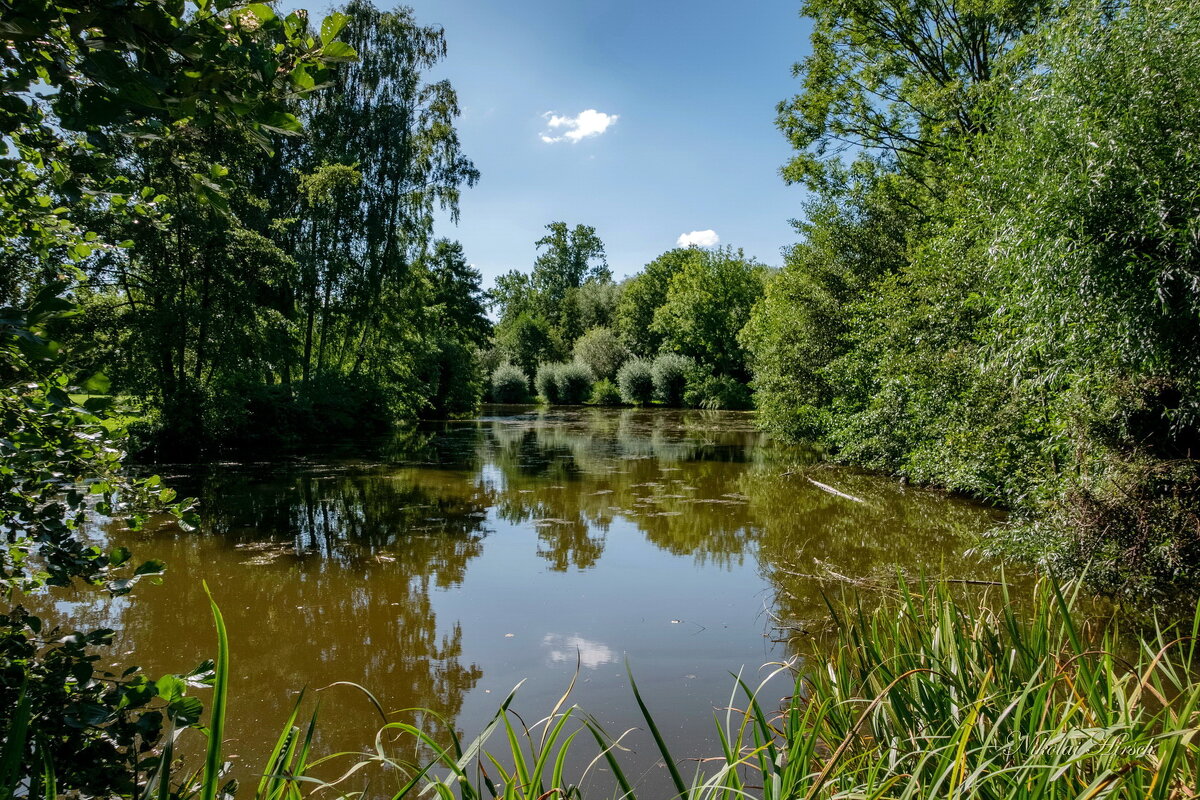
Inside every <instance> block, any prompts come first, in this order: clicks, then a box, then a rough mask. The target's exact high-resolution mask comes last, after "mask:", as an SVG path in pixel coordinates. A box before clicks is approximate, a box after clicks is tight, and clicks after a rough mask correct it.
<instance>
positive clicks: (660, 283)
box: [616, 247, 702, 358]
mask: <svg viewBox="0 0 1200 800" xmlns="http://www.w3.org/2000/svg"><path fill="white" fill-rule="evenodd" d="M701 253H702V251H701V250H700V249H699V248H694V247H689V248H682V247H681V248H676V249H674V250H668V251H667V252H665V253H663V254H662V255H661V256H659V257H658V258H656V259H654V260H653V261H651V262H650V263H649V264H647V265H646V266H645V267H644V268H643V269H642V271H641V272H639V273H638V274H637V275H634V276H633V277H631V278H629V279H628V280H626V281H625V282H624V284H623V289H622V291H621V298H620V300H619V301H618V303H617V309H616V327H617V331H618V332H619V333H620V335H621V341H623V342H624V343H625V346H626V347H628V348H629V350H630V352H632V353H633V354H634V355H636V356H639V357H641V358H653V357H654V355H655V354H656V353H658V351H659V350H660V349H661V348H662V344H663V335H662V334H661V333H659V332H657V331H655V330H654V328H653V324H654V312H655V311H657V310H658V309H659V308H660V307H661V306H662V305H664V304H665V303H666V302H667V290H668V289H669V288H670V286H671V279H672V278H674V277H675V274H676V273H678V272H679V271H680V270H681V269H682V268H683V266H684V264H687V263H689V262H691V261H695V260H697V259H699V258H700V257H701Z"/></svg>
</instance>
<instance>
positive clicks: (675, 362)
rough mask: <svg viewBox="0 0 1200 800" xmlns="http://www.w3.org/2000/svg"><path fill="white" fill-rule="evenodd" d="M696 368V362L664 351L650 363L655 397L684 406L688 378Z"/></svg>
mask: <svg viewBox="0 0 1200 800" xmlns="http://www.w3.org/2000/svg"><path fill="white" fill-rule="evenodd" d="M695 370H696V362H694V361H692V360H691V359H690V358H687V357H686V356H681V355H678V354H676V353H663V354H662V355H660V356H659V357H658V358H656V359H654V361H653V362H651V364H650V379H651V380H652V381H653V382H654V399H655V400H657V401H658V402H660V403H662V404H663V405H666V406H675V407H678V406H682V405H683V394H684V391H685V390H686V389H687V384H688V379H689V378H690V377H691V375H692V373H693V372H694V371H695Z"/></svg>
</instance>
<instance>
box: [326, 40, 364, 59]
mask: <svg viewBox="0 0 1200 800" xmlns="http://www.w3.org/2000/svg"><path fill="white" fill-rule="evenodd" d="M321 55H323V56H324V57H325V59H326V60H328V61H354V60H355V59H357V58H358V53H357V52H355V50H354V48H353V47H351V46H350V45H348V44H346V43H345V42H326V43H325V44H324V45H323V46H322V47H321Z"/></svg>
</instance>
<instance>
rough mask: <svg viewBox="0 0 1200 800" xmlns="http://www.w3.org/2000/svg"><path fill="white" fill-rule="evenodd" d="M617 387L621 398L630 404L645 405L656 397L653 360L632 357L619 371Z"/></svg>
mask: <svg viewBox="0 0 1200 800" xmlns="http://www.w3.org/2000/svg"><path fill="white" fill-rule="evenodd" d="M617 387H618V389H619V390H620V392H621V400H622V401H623V402H626V403H628V404H630V405H637V406H640V405H645V404H647V403H649V402H650V401H651V400H653V399H654V376H653V374H652V372H651V362H650V361H649V360H648V359H644V358H631V359H629V360H628V361H626V362H625V363H624V364H623V365H622V366H621V369H620V370H618V371H617Z"/></svg>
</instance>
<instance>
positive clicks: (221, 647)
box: [200, 582, 229, 800]
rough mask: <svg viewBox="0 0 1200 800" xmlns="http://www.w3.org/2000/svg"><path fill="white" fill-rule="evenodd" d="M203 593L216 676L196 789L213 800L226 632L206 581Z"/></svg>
mask: <svg viewBox="0 0 1200 800" xmlns="http://www.w3.org/2000/svg"><path fill="white" fill-rule="evenodd" d="M202 585H203V586H204V593H205V594H206V595H208V604H209V606H211V608H212V615H213V624H214V625H215V626H216V629H217V665H216V678H215V680H214V681H213V699H212V715H211V717H210V718H209V721H208V749H207V751H206V752H205V756H204V780H203V783H202V784H201V789H200V800H216V797H217V782H218V781H219V780H220V778H221V740H222V739H223V738H224V736H225V708H226V702H227V699H228V695H229V634H228V633H226V631H225V618H224V617H222V616H221V609H220V608H218V607H217V601H215V600H213V596H212V592H211V591H209V589H208V583H207V582H203V583H202Z"/></svg>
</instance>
